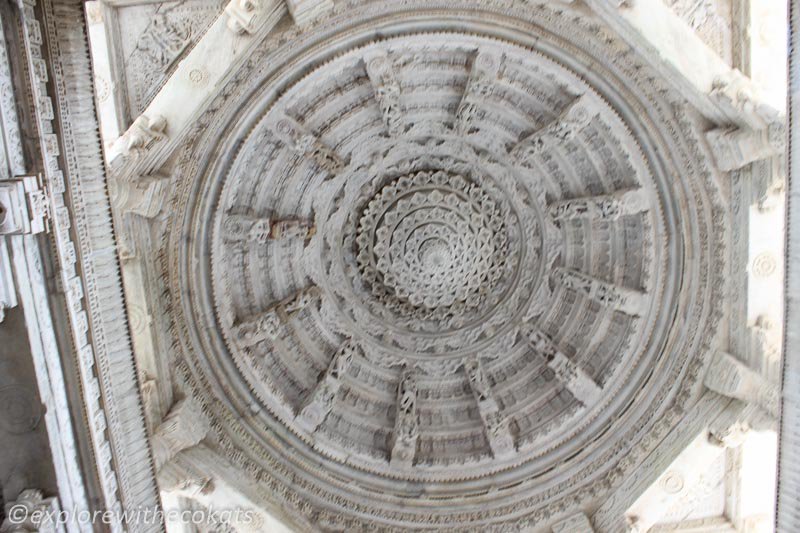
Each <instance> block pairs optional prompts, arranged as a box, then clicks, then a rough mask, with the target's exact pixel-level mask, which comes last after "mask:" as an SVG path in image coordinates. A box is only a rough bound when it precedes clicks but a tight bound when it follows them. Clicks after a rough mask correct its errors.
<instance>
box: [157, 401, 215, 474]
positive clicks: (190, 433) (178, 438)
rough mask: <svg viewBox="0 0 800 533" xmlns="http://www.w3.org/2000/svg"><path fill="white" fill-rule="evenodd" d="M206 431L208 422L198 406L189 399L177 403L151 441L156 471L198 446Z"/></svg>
mask: <svg viewBox="0 0 800 533" xmlns="http://www.w3.org/2000/svg"><path fill="white" fill-rule="evenodd" d="M208 431H209V426H208V422H207V421H206V419H205V417H204V416H203V412H202V411H201V410H200V406H198V405H197V404H196V403H195V402H194V401H193V400H191V399H189V398H186V399H183V400H180V401H178V402H177V403H176V404H175V405H173V406H172V409H170V411H169V413H167V416H166V417H165V418H164V420H163V421H162V422H161V425H160V426H158V428H157V429H156V431H155V433H154V434H153V437H152V439H151V443H152V446H153V461H154V462H155V466H156V471H158V470H160V469H161V467H162V466H164V464H165V463H166V462H167V461H169V460H170V459H171V458H173V457H174V456H175V455H176V454H177V453H178V452H180V451H182V450H185V449H186V448H191V447H192V446H196V445H197V444H199V443H200V441H202V440H203V439H204V438H205V436H206V435H207V434H208Z"/></svg>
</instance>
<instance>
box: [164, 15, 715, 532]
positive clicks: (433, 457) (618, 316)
mask: <svg viewBox="0 0 800 533" xmlns="http://www.w3.org/2000/svg"><path fill="white" fill-rule="evenodd" d="M493 6H494V7H491V8H490V7H487V6H485V5H481V6H477V7H476V4H475V3H474V2H467V1H466V0H463V1H462V0H452V2H449V3H448V5H447V7H442V6H439V7H438V8H437V9H438V11H437V9H433V7H432V6H431V5H430V3H426V2H423V1H422V0H407V1H406V2H404V3H402V6H401V5H399V4H397V3H387V2H379V1H377V0H375V1H373V0H354V3H353V4H348V5H347V6H345V7H342V8H341V9H339V8H338V7H337V8H335V9H333V10H331V11H329V12H327V13H326V16H325V17H320V18H319V19H316V20H315V21H314V22H313V23H312V24H310V25H309V26H308V27H306V28H304V30H303V31H302V32H300V31H298V30H297V29H293V30H292V33H291V37H289V34H281V35H280V38H279V37H277V36H276V40H271V39H269V38H268V39H266V40H265V41H264V44H263V45H260V46H259V47H258V54H259V55H256V56H254V59H253V61H252V62H248V63H247V64H246V65H245V66H243V67H242V71H241V72H239V73H237V78H236V83H234V84H232V85H226V86H225V91H227V92H225V96H223V95H222V93H221V94H220V96H219V97H218V98H216V99H215V100H214V101H213V102H211V103H210V105H209V108H208V112H206V113H203V114H202V116H201V117H199V119H198V123H197V125H196V127H195V128H194V129H192V130H191V131H190V132H189V134H188V135H187V138H186V139H185V140H184V141H182V143H181V151H180V153H179V154H177V155H176V159H177V164H176V168H177V170H176V173H175V176H174V178H173V179H174V181H175V183H176V184H177V187H176V190H175V192H174V197H173V198H172V200H171V205H174V206H175V209H176V212H175V213H174V214H172V215H171V216H170V219H169V221H168V222H167V223H166V224H165V226H166V227H165V229H164V240H163V244H162V245H161V246H162V247H163V250H160V251H161V252H162V253H163V255H164V256H165V257H166V258H167V259H166V261H165V264H164V266H163V267H160V268H159V272H160V273H161V275H162V276H164V278H165V282H166V283H167V284H169V287H170V291H169V294H168V295H167V296H165V297H166V298H168V300H169V304H170V305H169V309H170V315H171V316H170V319H171V320H173V321H174V323H175V325H174V327H173V328H170V330H169V334H170V336H174V337H175V338H174V339H173V341H174V342H167V343H165V345H169V346H174V347H175V348H174V349H175V351H176V352H177V354H176V359H177V360H178V361H180V371H181V373H182V374H186V376H187V380H188V381H192V380H196V382H197V383H196V385H193V386H192V394H194V395H197V396H201V397H204V398H208V401H207V402H206V403H204V406H205V405H208V406H209V410H210V411H211V412H212V416H213V417H214V420H215V423H216V424H217V425H216V426H214V427H215V428H217V429H216V430H215V438H216V439H217V440H216V441H215V444H214V446H216V447H218V448H219V450H220V451H221V452H222V453H224V454H225V455H226V456H227V458H228V459H229V460H230V461H231V462H232V463H235V464H237V465H239V466H241V467H242V468H244V469H245V470H247V471H248V472H251V473H252V475H253V477H254V478H256V479H258V480H260V483H263V484H264V485H269V490H267V491H265V493H269V494H273V495H275V496H274V497H275V499H276V500H278V501H280V502H281V503H280V504H281V505H285V506H287V509H291V510H292V512H295V511H296V512H297V513H298V516H303V520H313V522H314V523H315V524H317V525H318V527H320V528H321V529H332V530H336V529H339V530H358V529H370V530H378V529H384V528H389V529H391V528H409V529H419V528H432V529H437V528H441V527H450V528H455V529H458V528H461V529H487V530H491V529H494V528H500V527H508V528H510V529H514V528H516V529H522V528H525V527H528V526H530V525H532V524H537V523H538V524H550V523H552V522H553V520H554V519H555V517H557V516H558V517H562V516H568V515H569V514H570V513H572V512H574V509H572V506H574V505H577V504H579V503H582V502H583V501H584V500H587V499H589V498H599V497H601V496H602V495H605V494H607V493H608V490H609V489H608V487H610V486H612V485H613V483H614V482H615V481H613V480H614V479H617V478H618V476H619V475H621V474H623V475H624V474H626V473H629V472H630V471H631V469H632V464H633V463H634V462H636V461H640V460H642V458H643V457H646V456H647V455H648V454H649V453H650V452H651V451H652V449H653V446H654V445H655V443H657V442H658V441H659V440H660V438H661V436H663V434H664V433H665V432H666V431H668V430H669V427H670V425H671V424H674V423H675V420H676V419H677V418H676V416H677V413H678V411H677V409H679V408H680V409H683V408H685V406H676V405H674V403H673V401H674V399H675V398H685V397H686V394H688V392H686V391H691V390H694V388H695V386H696V385H697V382H698V380H699V379H702V377H701V376H700V375H699V373H700V369H701V368H702V365H699V364H698V362H700V363H702V359H703V357H705V354H706V353H707V349H708V348H707V339H712V338H713V332H714V331H715V330H716V321H717V320H718V316H717V315H715V313H714V311H713V310H712V309H719V307H716V308H715V307H714V304H715V303H718V302H719V299H720V298H721V294H722V293H721V291H722V287H724V283H720V277H721V276H722V275H723V273H724V272H725V269H723V268H719V267H720V262H721V258H722V257H724V252H725V249H724V242H723V241H722V240H721V239H722V238H723V235H724V232H723V231H722V227H721V222H720V221H722V220H724V218H723V217H720V216H719V214H720V209H721V203H719V202H718V201H719V197H718V191H717V190H716V185H715V183H714V182H713V180H712V179H711V176H713V173H707V172H706V171H707V168H708V164H709V163H708V161H707V159H706V156H705V155H704V151H703V150H702V147H701V145H700V144H699V142H700V139H701V138H700V136H699V132H698V131H696V126H695V125H694V123H693V122H692V121H691V120H690V119H689V118H688V117H689V116H693V115H692V114H691V112H690V109H689V107H688V106H689V104H686V103H685V100H684V99H680V98H677V97H676V95H675V94H673V92H672V89H671V88H670V87H672V86H671V85H669V84H668V83H664V82H663V80H662V79H661V77H660V76H659V75H657V73H654V72H653V70H652V68H651V67H650V66H648V65H649V63H647V62H646V61H643V60H642V59H641V58H639V57H638V56H637V55H636V54H635V53H632V52H630V49H629V48H624V47H622V46H621V45H620V43H618V42H616V41H615V39H614V38H613V37H612V35H613V31H609V32H606V29H607V28H606V26H605V25H604V24H603V23H602V22H599V21H598V20H597V19H595V18H594V15H591V14H590V12H588V11H582V10H575V9H574V8H573V6H572V5H569V4H559V5H558V7H557V8H553V7H551V6H550V5H549V4H542V5H537V6H536V9H531V8H530V6H528V5H525V6H523V5H522V4H519V5H518V4H516V3H514V2H511V3H506V4H504V5H503V7H502V12H503V15H502V16H500V15H499V12H498V10H501V8H500V7H498V5H496V4H493ZM412 9H414V10H416V9H419V10H420V11H419V13H417V12H416V11H415V14H414V16H409V14H408V13H409V10H412ZM417 16H420V17H422V18H421V19H420V20H417V18H416V17H417ZM450 16H453V17H457V20H458V21H459V22H458V27H457V28H456V27H450V28H449V30H447V27H446V26H447V24H445V22H444V21H446V20H450V19H449V18H448V17H450ZM422 19H424V20H425V22H424V23H423V22H421V21H422ZM376 20H380V21H381V22H380V23H381V27H382V28H384V27H385V28H386V33H385V34H382V35H384V37H381V38H377V37H376V36H375V34H374V32H373V33H370V34H369V36H367V35H365V34H364V33H362V30H363V29H364V28H363V27H362V26H361V25H362V24H366V23H367V21H369V22H368V25H370V27H372V28H373V29H374V24H375V21H376ZM454 20H455V19H454ZM383 24H385V26H383ZM426 24H429V25H430V26H431V27H434V28H436V29H435V30H430V29H429V28H428V27H427V26H426ZM514 27H516V31H511V30H512V28H514ZM465 28H467V30H466V31H465ZM501 28H502V29H503V31H501ZM542 28H547V31H546V32H545V31H543V30H542ZM520 29H524V30H525V31H524V32H520V31H519V30H520ZM445 30H447V32H445ZM505 30H508V32H506V31H505ZM287 31H288V30H287ZM601 35H602V38H601V37H600V36H601ZM334 36H335V37H336V38H340V40H338V41H337V45H336V50H337V53H336V54H333V55H331V54H329V52H330V51H331V49H332V48H333V47H326V46H325V44H326V41H327V39H329V38H331V37H334ZM283 38H285V39H286V41H282V40H281V39H283ZM370 39H374V40H370ZM606 39H607V40H606ZM327 44H331V43H327ZM317 45H319V47H317ZM623 49H624V50H626V53H624V54H620V53H619V50H623ZM376 59H377V60H378V61H377V62H376V61H375V60H376ZM251 63H252V64H251ZM587 65H591V68H589V67H588V66H587ZM601 79H602V80H603V82H602V83H600V82H599V81H598V80H601ZM276 80H280V83H279V84H278V85H276V84H275V81H276ZM220 90H222V89H220ZM641 109H647V110H648V113H647V116H646V117H645V116H644V115H642V114H641V113H639V112H637V110H641ZM244 117H247V118H246V121H244V122H242V119H244ZM645 118H646V120H645ZM237 121H238V122H237ZM234 123H238V124H241V128H238V127H237V129H236V130H235V131H231V130H230V128H227V129H226V128H225V127H223V126H222V125H223V124H234ZM200 154H216V155H215V156H214V157H213V158H212V159H213V161H207V158H205V157H201V156H200ZM656 155H657V156H656ZM656 159H657V161H656ZM567 201H571V202H572V205H573V206H574V207H569V208H564V207H560V204H559V203H560V202H567ZM232 213H248V214H259V215H265V216H266V215H270V216H271V215H272V214H273V213H279V214H291V216H293V217H296V220H302V221H306V222H307V223H308V225H309V226H310V225H311V224H312V222H313V227H314V228H315V231H314V232H313V234H311V235H306V237H305V238H303V239H299V238H297V239H270V238H263V237H262V236H263V235H266V234H267V233H268V232H267V229H266V226H264V227H262V228H261V230H262V231H261V232H259V233H257V235H258V236H259V237H256V238H255V239H254V240H250V238H249V237H248V238H246V239H242V240H231V239H226V238H225V237H224V235H225V231H224V229H223V228H224V225H225V223H226V220H227V219H228V217H229V216H230V214H232ZM248 216H249V215H248ZM262 225H263V223H262ZM248 235H249V234H248ZM256 243H257V244H256ZM251 244H252V245H251ZM689 256H691V257H693V258H695V259H696V261H697V262H696V266H697V268H696V270H693V271H692V272H688V273H684V272H682V264H683V263H682V259H681V258H683V257H689ZM197 257H199V258H210V260H208V261H202V260H201V261H194V260H192V258H197ZM554 282H555V283H554ZM303 287H315V288H316V289H315V290H316V296H315V297H314V300H313V301H314V304H313V305H306V306H305V307H302V306H298V305H294V304H292V303H291V301H289V300H287V299H286V295H296V294H298V292H299V291H301V290H302V288H303ZM565 288H567V290H564V289H565ZM292 299H293V297H292ZM275 302H278V303H277V304H276V303H275ZM291 309H294V311H292V310H291ZM674 317H681V318H680V320H679V321H676V320H675V318H674ZM678 322H680V323H679V324H678ZM534 324H535V327H536V329H537V330H538V331H541V332H547V340H548V341H549V342H543V341H542V339H538V338H536V339H533V340H530V339H529V337H528V336H527V333H528V330H527V329H526V328H528V327H530V326H531V325H534ZM521 332H522V335H521V334H520V333H521ZM343 339H344V340H346V343H347V346H348V353H350V352H352V353H354V354H355V353H357V354H358V356H357V357H356V356H353V357H352V359H351V360H349V364H348V365H346V368H341V367H340V366H339V365H337V364H335V363H334V362H333V361H332V360H331V359H330V355H329V354H332V353H338V351H339V350H340V348H342V340H343ZM263 341H269V342H263ZM532 345H533V346H532ZM192 346H198V347H199V346H202V347H203V349H199V350H198V349H191V350H190V349H186V347H192ZM661 347H666V348H663V349H664V350H667V351H668V353H660V350H661V349H662V348H661ZM567 354H569V355H568V356H567ZM336 360H337V359H336V358H334V361H336ZM211 369H214V370H213V371H212V370H211ZM217 369H219V372H217ZM337 369H338V370H337ZM656 371H658V372H664V373H665V374H664V375H665V376H667V375H668V376H672V378H671V379H664V380H652V379H648V376H652V375H653V373H654V372H656ZM554 376H555V378H554ZM219 390H225V391H226V394H228V395H230V396H232V397H235V398H236V401H237V403H238V404H239V405H250V406H251V407H252V412H254V413H256V412H257V414H255V415H253V416H246V417H243V416H241V414H240V413H237V412H233V411H232V410H231V409H230V408H228V407H226V406H227V405H229V404H230V403H231V401H230V400H227V399H226V400H225V401H217V400H216V399H215V398H216V397H217V396H218V393H217V392H215V391H219ZM633 398H637V402H635V404H636V405H637V406H641V407H637V408H636V409H635V412H634V409H633V408H631V405H632V401H633ZM662 413H664V414H669V416H662ZM648 437H652V438H648ZM208 440H209V441H211V440H212V439H208ZM576 442H592V446H591V450H587V451H586V453H584V452H581V453H577V450H576V449H575V448H574V447H572V445H571V444H570V443H572V444H574V443H576ZM556 465H557V466H558V469H559V471H560V472H562V473H563V476H561V477H560V478H559V479H558V480H556V479H553V478H551V477H547V476H548V474H547V472H552V471H553V470H552V469H553V468H555V467H556ZM278 472H280V475H278V474H277V473H278ZM284 476H290V479H291V482H287V479H289V477H284ZM614 476H617V477H614ZM364 487H370V488H372V487H380V490H363V488H364ZM432 496H435V497H436V498H437V505H438V504H439V498H441V501H442V505H441V506H440V507H437V513H438V509H443V510H444V511H443V514H442V515H441V516H439V515H438V514H432V513H431V512H430V509H431V507H430V498H431V497H432ZM488 500H491V505H486V503H487V501H488ZM401 501H402V502H403V505H402V506H398V505H397V502H401ZM292 502H296V503H292ZM312 516H313V518H311V517H312Z"/></svg>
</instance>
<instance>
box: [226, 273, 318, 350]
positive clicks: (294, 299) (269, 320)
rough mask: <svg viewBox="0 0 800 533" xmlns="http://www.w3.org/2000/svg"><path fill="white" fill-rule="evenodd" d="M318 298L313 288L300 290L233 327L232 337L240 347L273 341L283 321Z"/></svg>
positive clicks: (315, 289)
mask: <svg viewBox="0 0 800 533" xmlns="http://www.w3.org/2000/svg"><path fill="white" fill-rule="evenodd" d="M319 296H320V292H319V289H318V288H317V287H315V286H311V287H308V288H306V289H303V290H301V291H300V292H298V293H297V294H296V295H294V296H291V297H289V298H287V299H285V300H283V301H281V302H279V303H277V304H275V305H273V306H272V307H270V308H269V309H267V310H266V311H264V312H263V313H261V314H260V315H258V316H256V317H252V318H249V319H247V320H244V321H243V322H240V323H239V324H238V325H236V326H234V328H233V331H234V336H235V339H236V341H237V342H238V343H239V345H240V346H243V347H246V346H254V345H256V344H258V343H259V342H263V341H274V340H275V339H277V338H278V336H279V335H280V328H281V325H282V324H283V320H284V319H285V318H287V317H288V316H289V315H292V314H294V313H296V312H298V311H300V310H301V309H303V308H305V307H306V306H308V305H309V304H311V303H312V302H314V301H316V300H317V299H318V298H319Z"/></svg>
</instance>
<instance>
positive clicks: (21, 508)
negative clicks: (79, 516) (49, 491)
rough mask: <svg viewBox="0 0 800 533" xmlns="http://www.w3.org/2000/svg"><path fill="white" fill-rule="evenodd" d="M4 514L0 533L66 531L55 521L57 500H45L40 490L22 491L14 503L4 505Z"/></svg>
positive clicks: (57, 510) (57, 513) (58, 510)
mask: <svg viewBox="0 0 800 533" xmlns="http://www.w3.org/2000/svg"><path fill="white" fill-rule="evenodd" d="M68 511H71V510H68ZM6 512H7V516H6V519H5V520H4V521H3V524H2V525H0V533H39V532H41V533H50V532H52V533H56V532H59V533H61V532H64V531H66V530H65V529H64V526H63V524H59V523H58V521H57V520H56V518H57V517H58V516H59V514H60V512H61V506H60V505H59V502H58V498H55V497H53V498H45V497H44V494H43V493H42V491H40V490H36V489H26V490H23V491H22V492H21V493H20V495H19V496H18V497H17V499H16V501H14V502H10V503H8V504H6Z"/></svg>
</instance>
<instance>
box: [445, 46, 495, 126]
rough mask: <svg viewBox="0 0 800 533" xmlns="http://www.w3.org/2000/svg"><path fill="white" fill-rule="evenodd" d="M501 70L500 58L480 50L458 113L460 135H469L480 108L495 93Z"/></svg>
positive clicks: (457, 124) (473, 63)
mask: <svg viewBox="0 0 800 533" xmlns="http://www.w3.org/2000/svg"><path fill="white" fill-rule="evenodd" d="M499 70H500V56H499V55H497V54H495V53H493V52H489V51H485V50H479V51H478V53H477V54H475V57H474V59H473V61H472V70H471V71H470V74H469V79H468V80H467V86H466V87H465V89H464V94H463V96H462V97H461V102H460V103H459V104H458V110H457V111H456V124H455V129H456V131H457V132H459V133H462V134H463V133H469V129H470V127H471V126H472V123H473V122H474V121H475V119H476V118H478V116H479V114H480V108H481V106H483V105H484V104H485V100H486V98H488V97H489V96H491V94H492V93H493V92H494V88H495V83H496V82H497V76H498V72H499Z"/></svg>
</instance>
